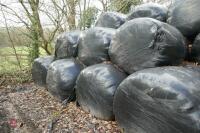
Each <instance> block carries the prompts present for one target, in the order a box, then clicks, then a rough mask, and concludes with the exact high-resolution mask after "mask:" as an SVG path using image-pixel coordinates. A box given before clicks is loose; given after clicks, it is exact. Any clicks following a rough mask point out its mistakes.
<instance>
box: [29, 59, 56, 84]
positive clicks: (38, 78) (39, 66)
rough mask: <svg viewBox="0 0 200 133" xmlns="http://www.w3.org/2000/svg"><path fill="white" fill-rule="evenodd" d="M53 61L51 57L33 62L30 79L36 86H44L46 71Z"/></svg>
mask: <svg viewBox="0 0 200 133" xmlns="http://www.w3.org/2000/svg"><path fill="white" fill-rule="evenodd" d="M53 59H54V57H53V56H46V57H39V58H37V59H35V60H34V62H33V65H32V70H31V73H32V79H33V81H34V82H35V83H36V84H38V85H40V86H44V87H45V86H46V76H47V71H48V68H49V65H50V64H51V63H52V62H53Z"/></svg>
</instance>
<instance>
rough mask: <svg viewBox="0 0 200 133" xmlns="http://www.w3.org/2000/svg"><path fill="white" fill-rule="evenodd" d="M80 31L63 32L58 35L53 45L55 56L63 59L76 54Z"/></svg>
mask: <svg viewBox="0 0 200 133" xmlns="http://www.w3.org/2000/svg"><path fill="white" fill-rule="evenodd" d="M80 34H81V31H71V32H65V33H62V34H60V35H59V36H58V38H57V40H56V46H55V58H56V59H64V58H69V57H76V56H77V51H78V50H77V49H78V41H79V37H80Z"/></svg>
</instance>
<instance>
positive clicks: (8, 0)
mask: <svg viewBox="0 0 200 133" xmlns="http://www.w3.org/2000/svg"><path fill="white" fill-rule="evenodd" d="M41 1H42V2H45V4H50V2H49V0H41ZM0 3H3V4H5V5H7V6H9V7H10V8H12V9H13V10H15V12H17V13H18V14H20V15H21V16H22V18H23V17H24V16H25V14H24V10H23V8H22V7H21V5H20V4H19V3H18V2H17V0H0ZM91 5H92V6H96V7H97V8H99V9H102V6H101V4H100V3H99V1H98V0H91ZM5 14H6V13H5ZM6 18H7V19H8V23H9V26H22V25H21V24H16V23H15V22H12V21H9V20H15V21H17V18H15V17H13V16H11V15H9V14H6ZM40 19H41V23H42V24H43V25H50V20H49V18H48V17H47V16H46V15H45V14H43V13H41V14H40ZM0 27H4V18H3V14H2V12H1V11H0Z"/></svg>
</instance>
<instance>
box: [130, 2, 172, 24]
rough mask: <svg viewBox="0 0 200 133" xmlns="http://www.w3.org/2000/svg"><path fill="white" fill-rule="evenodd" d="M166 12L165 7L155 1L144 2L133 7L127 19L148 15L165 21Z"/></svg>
mask: <svg viewBox="0 0 200 133" xmlns="http://www.w3.org/2000/svg"><path fill="white" fill-rule="evenodd" d="M167 12H168V10H167V8H166V7H165V6H163V5H159V4H156V3H146V4H142V5H138V6H136V7H134V8H133V9H132V10H131V11H130V13H129V15H128V17H127V20H132V19H135V18H141V17H149V18H154V19H157V20H159V21H162V22H166V19H167Z"/></svg>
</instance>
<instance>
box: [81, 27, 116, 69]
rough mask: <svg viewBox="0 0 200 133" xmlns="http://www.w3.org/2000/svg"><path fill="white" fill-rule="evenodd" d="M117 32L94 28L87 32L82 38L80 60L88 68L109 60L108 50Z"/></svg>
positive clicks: (109, 29)
mask: <svg viewBox="0 0 200 133" xmlns="http://www.w3.org/2000/svg"><path fill="white" fill-rule="evenodd" d="M115 31H116V30H114V29H111V28H103V27H94V28H91V29H88V30H86V31H85V32H84V33H83V34H82V35H81V37H80V42H79V46H78V58H79V59H80V60H81V61H82V62H83V64H85V65H86V66H90V65H94V64H98V63H101V62H104V61H107V60H109V55H108V48H109V46H110V41H111V39H112V36H113V34H114V33H115Z"/></svg>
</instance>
